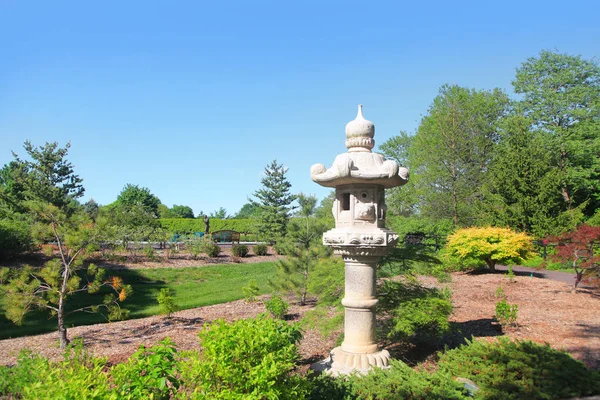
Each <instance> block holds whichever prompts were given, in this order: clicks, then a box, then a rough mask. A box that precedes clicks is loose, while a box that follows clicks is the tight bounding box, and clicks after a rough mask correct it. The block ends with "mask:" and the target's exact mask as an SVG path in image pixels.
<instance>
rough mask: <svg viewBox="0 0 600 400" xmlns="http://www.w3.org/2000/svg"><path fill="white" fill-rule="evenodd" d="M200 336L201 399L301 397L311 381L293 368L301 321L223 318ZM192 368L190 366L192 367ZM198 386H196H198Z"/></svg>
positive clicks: (196, 379) (195, 383) (197, 383)
mask: <svg viewBox="0 0 600 400" xmlns="http://www.w3.org/2000/svg"><path fill="white" fill-rule="evenodd" d="M198 336H199V337H200V344H201V346H202V348H203V352H202V354H201V356H200V357H201V358H200V362H196V363H195V364H196V365H195V376H190V375H189V374H188V376H187V379H192V381H191V382H187V381H186V382H185V384H186V385H190V386H192V385H193V386H196V390H195V393H194V394H195V395H197V397H198V398H215V399H234V398H235V399H241V398H244V399H246V398H252V399H272V398H279V399H298V398H303V397H305V396H306V394H307V392H308V385H307V382H306V380H305V379H304V378H302V377H300V376H298V375H297V374H295V373H293V370H294V368H295V366H296V360H297V358H298V352H297V348H296V343H297V342H298V341H299V340H300V338H301V337H302V334H301V333H300V330H299V328H298V327H297V326H296V325H290V324H288V323H287V322H285V321H281V320H277V319H273V318H270V317H267V316H266V315H259V316H258V317H256V318H249V319H246V320H238V321H235V322H232V323H228V322H226V321H223V320H217V321H214V322H213V323H211V324H210V325H209V326H208V327H206V328H205V329H203V330H202V331H201V332H200V333H199V334H198ZM188 371H189V369H188ZM193 386H192V387H193ZM191 397H193V396H191Z"/></svg>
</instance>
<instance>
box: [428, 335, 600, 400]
mask: <svg viewBox="0 0 600 400" xmlns="http://www.w3.org/2000/svg"><path fill="white" fill-rule="evenodd" d="M439 356H440V359H439V363H438V367H439V369H438V371H439V372H441V373H447V374H450V375H452V376H460V377H463V378H468V379H471V380H472V381H474V382H475V383H476V384H477V385H478V386H479V387H480V390H479V391H478V392H477V394H476V398H477V399H524V400H525V399H567V398H573V397H579V396H588V395H594V394H599V393H600V374H599V373H598V372H597V371H590V370H588V369H586V367H585V366H584V365H583V364H582V363H581V362H579V361H576V360H574V359H573V358H572V357H571V356H570V355H568V354H567V353H566V352H562V351H558V350H554V349H552V348H550V346H548V345H545V346H543V345H539V344H536V343H533V342H531V341H514V342H513V341H511V340H510V339H508V338H500V339H499V340H498V341H497V342H493V343H488V342H486V341H483V340H480V341H475V340H473V341H470V342H467V344H465V345H462V346H460V347H458V348H456V349H454V350H449V351H446V352H445V353H443V354H442V353H440V354H439Z"/></svg>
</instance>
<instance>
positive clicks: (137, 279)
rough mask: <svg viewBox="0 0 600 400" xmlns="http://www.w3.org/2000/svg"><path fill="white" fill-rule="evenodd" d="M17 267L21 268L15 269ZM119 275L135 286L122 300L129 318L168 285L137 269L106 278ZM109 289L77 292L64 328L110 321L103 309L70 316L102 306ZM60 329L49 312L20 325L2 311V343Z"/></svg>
mask: <svg viewBox="0 0 600 400" xmlns="http://www.w3.org/2000/svg"><path fill="white" fill-rule="evenodd" d="M12 268H18V267H12ZM110 276H118V277H121V278H122V279H123V282H124V283H125V284H130V285H132V287H133V295H131V296H130V297H129V298H127V299H126V300H125V301H123V302H122V303H121V304H120V305H121V307H123V308H125V309H127V310H129V312H130V318H135V317H138V316H139V315H140V314H143V311H144V310H146V309H147V308H148V304H156V295H157V294H158V293H159V292H160V289H161V288H163V287H167V285H166V283H165V282H161V281H160V280H149V279H147V278H146V277H144V276H143V275H142V274H141V273H139V271H136V270H135V269H118V270H117V269H115V270H112V269H108V271H107V277H110ZM110 293H111V291H110V290H109V289H108V288H103V290H101V291H100V292H98V293H96V294H88V293H86V292H82V293H76V294H74V295H72V296H69V297H68V298H67V307H66V313H67V315H66V316H65V326H66V327H67V330H68V329H69V328H72V327H75V326H81V325H93V324H99V323H105V322H108V316H107V313H106V310H105V309H103V308H100V311H99V312H98V313H91V312H74V313H72V314H68V313H69V312H70V311H71V310H75V309H78V308H81V307H85V306H90V305H96V304H102V300H103V298H104V296H106V295H108V294H110ZM56 330H57V320H56V316H52V315H51V314H50V313H49V312H48V310H46V309H36V310H32V311H31V312H29V313H28V314H27V315H26V316H25V318H24V320H23V323H22V324H21V325H20V326H18V325H15V324H14V323H13V322H12V321H10V320H8V319H7V318H6V317H5V315H4V313H3V312H2V311H1V310H0V340H1V339H8V338H15V337H21V336H29V335H36V334H41V333H47V332H53V331H56Z"/></svg>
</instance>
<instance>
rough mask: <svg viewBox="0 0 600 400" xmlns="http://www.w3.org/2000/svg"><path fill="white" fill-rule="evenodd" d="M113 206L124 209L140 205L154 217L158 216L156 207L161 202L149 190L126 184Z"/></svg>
mask: <svg viewBox="0 0 600 400" xmlns="http://www.w3.org/2000/svg"><path fill="white" fill-rule="evenodd" d="M113 204H114V205H116V206H126V207H131V206H136V205H141V206H143V207H144V208H146V209H147V210H148V211H150V212H151V213H153V214H154V215H155V216H158V215H159V213H158V206H159V205H160V204H161V202H160V199H159V198H158V197H156V196H155V195H153V194H152V192H150V189H148V188H146V187H139V186H138V185H133V184H131V183H128V184H127V185H125V187H123V190H121V193H119V195H118V196H117V200H116V201H115V202H114V203H113Z"/></svg>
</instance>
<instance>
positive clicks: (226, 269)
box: [0, 262, 275, 339]
mask: <svg viewBox="0 0 600 400" xmlns="http://www.w3.org/2000/svg"><path fill="white" fill-rule="evenodd" d="M274 274H275V263H274V262H265V263H256V264H226V265H217V266H208V267H190V268H152V269H146V268H144V269H129V270H119V271H115V275H118V276H120V277H122V278H123V281H124V282H125V283H128V284H131V285H132V286H133V291H134V293H133V295H132V296H131V297H130V298H128V299H127V300H126V301H125V302H124V303H123V306H124V307H125V308H127V309H129V310H130V311H131V314H130V318H142V317H148V316H151V315H156V314H159V312H160V311H159V306H158V303H157V302H156V296H157V295H158V293H159V292H160V289H162V288H170V289H171V290H173V292H174V293H175V295H174V298H175V301H176V303H177V305H178V306H179V307H180V308H181V309H187V308H194V307H201V306H207V305H211V304H219V303H226V302H229V301H234V300H238V299H241V298H243V294H242V287H244V286H246V285H247V284H248V281H249V280H250V279H256V282H257V283H258V286H259V288H260V290H261V293H267V292H269V291H270V288H269V286H268V285H267V280H268V278H270V277H272V276H273V275H274ZM91 299H93V300H95V303H98V302H101V297H98V296H92V295H87V294H82V295H79V296H74V297H73V298H70V299H69V301H70V303H69V304H70V306H71V307H73V308H78V307H81V306H82V305H85V304H86V302H89V301H90V300H91ZM87 304H91V303H87ZM66 321H67V323H66V325H67V328H69V327H73V326H77V325H90V324H96V323H100V322H106V319H105V318H104V317H103V316H102V315H99V314H89V313H81V312H79V313H74V314H71V315H69V316H68V317H67V319H66ZM53 330H56V318H55V317H50V315H49V314H48V313H47V312H38V311H34V312H32V313H30V314H29V315H28V316H27V317H26V319H25V321H24V322H23V325H21V326H16V325H14V324H13V323H12V322H10V321H8V320H7V319H6V318H5V317H4V315H3V314H2V313H0V339H6V338H10V337H18V336H25V335H33V334H38V333H44V332H50V331H53Z"/></svg>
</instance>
